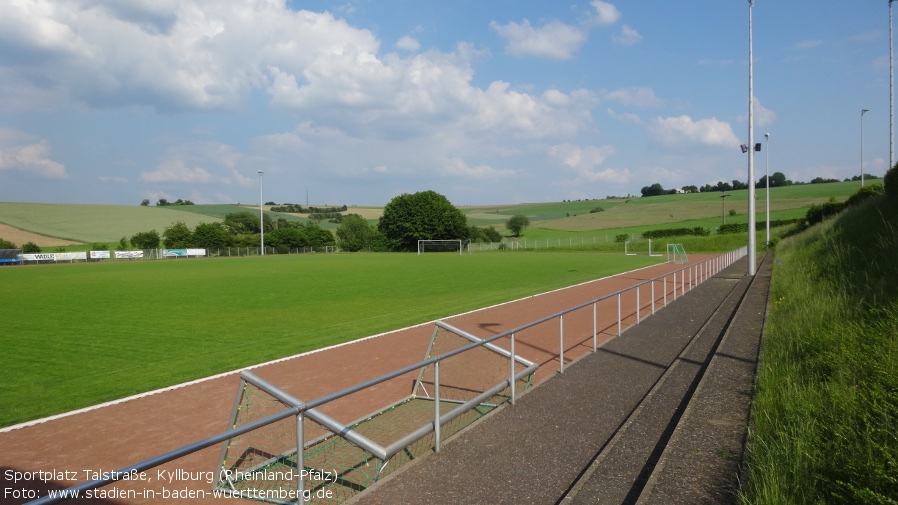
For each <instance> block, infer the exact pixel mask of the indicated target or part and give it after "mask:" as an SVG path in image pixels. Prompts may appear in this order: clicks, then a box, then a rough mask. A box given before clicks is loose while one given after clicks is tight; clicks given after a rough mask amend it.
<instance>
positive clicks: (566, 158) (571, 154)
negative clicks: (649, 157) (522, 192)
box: [547, 144, 630, 184]
mask: <svg viewBox="0 0 898 505" xmlns="http://www.w3.org/2000/svg"><path fill="white" fill-rule="evenodd" d="M614 152H615V150H614V147H612V146H587V147H581V146H578V145H573V144H558V145H554V146H552V147H550V148H549V151H548V153H547V154H548V156H549V158H550V159H552V160H554V161H555V162H557V163H559V164H560V165H561V166H562V167H563V168H564V169H565V170H567V171H569V172H573V173H574V174H575V175H576V176H577V178H578V180H580V181H583V182H590V183H592V182H604V183H609V184H623V183H626V182H628V181H629V179H630V174H629V172H628V171H627V170H615V169H611V168H604V169H600V168H599V167H600V166H601V165H603V164H604V163H605V160H606V159H607V158H608V157H609V156H611V155H613V154H614Z"/></svg>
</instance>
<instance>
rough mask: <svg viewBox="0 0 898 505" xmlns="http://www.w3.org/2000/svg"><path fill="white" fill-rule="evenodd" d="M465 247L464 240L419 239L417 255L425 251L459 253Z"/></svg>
mask: <svg viewBox="0 0 898 505" xmlns="http://www.w3.org/2000/svg"><path fill="white" fill-rule="evenodd" d="M464 248H465V241H464V240H461V239H453V240H419V241H418V256H420V255H421V254H423V253H425V252H456V251H458V254H459V255H461V254H462V251H464Z"/></svg>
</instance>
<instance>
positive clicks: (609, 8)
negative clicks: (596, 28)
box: [590, 0, 621, 26]
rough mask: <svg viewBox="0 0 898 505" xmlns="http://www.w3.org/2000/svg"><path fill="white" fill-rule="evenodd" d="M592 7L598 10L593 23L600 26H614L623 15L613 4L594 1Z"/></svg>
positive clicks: (599, 0)
mask: <svg viewBox="0 0 898 505" xmlns="http://www.w3.org/2000/svg"><path fill="white" fill-rule="evenodd" d="M590 5H592V6H593V8H594V9H595V10H596V15H595V16H594V17H593V18H592V21H593V22H594V23H596V24H598V25H603V26H605V25H613V24H614V23H617V21H618V20H619V19H620V18H621V13H620V11H619V10H617V7H615V6H614V5H613V4H611V3H608V2H603V1H602V0H593V1H592V2H590Z"/></svg>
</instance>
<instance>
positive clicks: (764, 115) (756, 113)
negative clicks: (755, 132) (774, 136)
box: [738, 97, 776, 128]
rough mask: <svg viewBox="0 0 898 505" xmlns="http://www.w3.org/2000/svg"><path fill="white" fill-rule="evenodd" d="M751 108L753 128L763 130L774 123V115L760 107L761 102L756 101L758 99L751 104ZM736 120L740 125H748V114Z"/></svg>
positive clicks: (756, 99) (756, 98)
mask: <svg viewBox="0 0 898 505" xmlns="http://www.w3.org/2000/svg"><path fill="white" fill-rule="evenodd" d="M752 108H753V109H754V110H753V112H752V115H753V119H754V123H755V126H757V127H759V128H763V127H765V126H770V125H772V124H773V123H775V122H776V113H775V112H773V111H772V110H770V109H768V108H766V107H764V106H763V105H761V101H760V100H758V97H755V99H754V102H753V103H752ZM738 119H739V122H740V123H746V124H748V113H746V114H744V115H742V116H739V118H738Z"/></svg>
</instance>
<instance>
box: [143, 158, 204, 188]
mask: <svg viewBox="0 0 898 505" xmlns="http://www.w3.org/2000/svg"><path fill="white" fill-rule="evenodd" d="M213 179H214V177H213V176H212V174H211V173H209V172H208V171H207V170H206V169H204V168H202V167H189V166H187V163H186V162H185V161H184V160H166V161H164V162H162V163H160V164H159V166H157V167H156V169H155V170H153V171H152V172H141V173H140V180H141V181H143V182H155V183H165V182H181V183H208V182H211V181H212V180H213Z"/></svg>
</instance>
